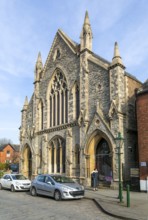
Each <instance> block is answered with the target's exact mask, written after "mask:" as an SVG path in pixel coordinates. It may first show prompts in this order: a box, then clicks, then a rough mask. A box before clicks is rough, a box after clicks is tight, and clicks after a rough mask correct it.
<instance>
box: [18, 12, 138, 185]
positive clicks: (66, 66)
mask: <svg viewBox="0 0 148 220" xmlns="http://www.w3.org/2000/svg"><path fill="white" fill-rule="evenodd" d="M140 86H141V83H140V82H139V81H138V80H137V79H136V78H135V77H133V76H131V75H130V74H128V73H127V72H126V71H125V66H124V65H123V62H122V59H121V57H120V54H119V48H118V44H117V43H115V46H114V56H113V59H112V62H108V61H106V60H105V59H103V58H102V57H100V56H98V55H96V54H94V53H93V52H92V30H91V25H90V21H89V17H88V13H87V12H86V15H85V19H84V24H83V27H82V32H81V35H80V44H77V43H75V42H74V41H72V40H71V39H70V38H69V37H68V36H67V35H66V34H65V33H64V32H63V31H61V30H58V31H57V33H56V36H55V38H54V41H53V44H52V46H51V50H50V52H49V55H48V57H47V60H46V63H45V65H44V66H43V64H42V59H41V54H40V53H39V55H38V59H37V62H36V66H35V80H34V93H33V95H32V98H31V100H30V101H29V102H28V99H27V98H26V99H25V103H24V106H23V109H22V122H21V127H20V143H21V163H20V167H21V170H22V172H23V173H24V174H25V175H27V176H30V177H31V178H33V177H34V176H36V175H37V174H38V173H40V172H43V173H46V172H50V173H64V174H66V175H69V176H72V177H74V178H76V179H79V181H80V182H83V183H84V184H85V185H90V184H91V172H92V170H93V169H94V167H97V169H98V170H99V173H100V181H102V182H106V183H108V182H109V183H112V184H113V183H115V182H116V181H118V165H117V164H118V158H117V153H116V144H115V137H116V135H117V133H118V132H119V131H120V132H121V134H122V136H123V137H124V144H123V146H122V153H123V154H122V158H121V159H122V165H123V166H122V167H123V170H122V173H123V178H124V180H128V179H129V178H130V174H129V163H130V162H131V161H132V160H133V162H134V161H135V160H136V158H135V154H134V150H133V152H130V153H129V150H128V146H132V148H133V149H135V148H136V146H137V143H136V138H135V134H136V120H135V117H134V115H133V113H134V112H133V111H134V110H135V93H134V91H135V89H136V88H139V87H140ZM129 122H130V123H129Z"/></svg>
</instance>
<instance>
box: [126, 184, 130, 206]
mask: <svg viewBox="0 0 148 220" xmlns="http://www.w3.org/2000/svg"><path fill="white" fill-rule="evenodd" d="M126 196H127V197H126V198H127V207H130V186H129V185H126Z"/></svg>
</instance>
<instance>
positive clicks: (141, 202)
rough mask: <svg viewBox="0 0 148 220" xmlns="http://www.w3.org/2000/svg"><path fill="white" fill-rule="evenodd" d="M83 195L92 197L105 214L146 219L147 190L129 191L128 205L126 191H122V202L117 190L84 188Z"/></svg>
mask: <svg viewBox="0 0 148 220" xmlns="http://www.w3.org/2000/svg"><path fill="white" fill-rule="evenodd" d="M85 197H86V198H87V199H92V200H93V201H94V202H95V203H96V205H97V206H99V208H101V209H102V211H103V212H105V213H106V214H108V215H110V216H113V217H115V218H118V219H128V220H148V192H130V207H127V193H126V191H123V203H120V201H119V199H118V190H115V189H108V188H106V189H105V188H104V189H99V188H98V190H97V191H93V189H92V188H86V190H85Z"/></svg>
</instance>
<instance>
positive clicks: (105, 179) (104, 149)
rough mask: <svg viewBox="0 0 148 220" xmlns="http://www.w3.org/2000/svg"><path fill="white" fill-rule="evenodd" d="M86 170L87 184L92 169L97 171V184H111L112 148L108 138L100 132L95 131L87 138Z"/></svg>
mask: <svg viewBox="0 0 148 220" xmlns="http://www.w3.org/2000/svg"><path fill="white" fill-rule="evenodd" d="M86 155H87V156H86V168H87V178H88V183H89V182H90V184H91V173H92V171H93V169H94V168H97V169H98V171H99V182H100V183H102V184H103V185H104V184H105V185H106V184H107V185H110V184H111V183H112V174H113V165H112V164H113V162H112V160H113V159H112V146H111V142H110V140H109V138H108V137H107V136H106V135H105V134H104V133H103V132H101V131H99V130H97V131H95V132H94V133H93V134H92V135H91V137H90V138H89V141H88V145H87V151H86Z"/></svg>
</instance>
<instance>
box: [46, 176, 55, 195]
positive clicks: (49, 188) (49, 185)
mask: <svg viewBox="0 0 148 220" xmlns="http://www.w3.org/2000/svg"><path fill="white" fill-rule="evenodd" d="M54 189H55V184H54V182H53V180H52V179H51V178H50V177H49V176H46V177H45V182H44V193H45V195H47V196H52V197H53V196H54Z"/></svg>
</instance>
